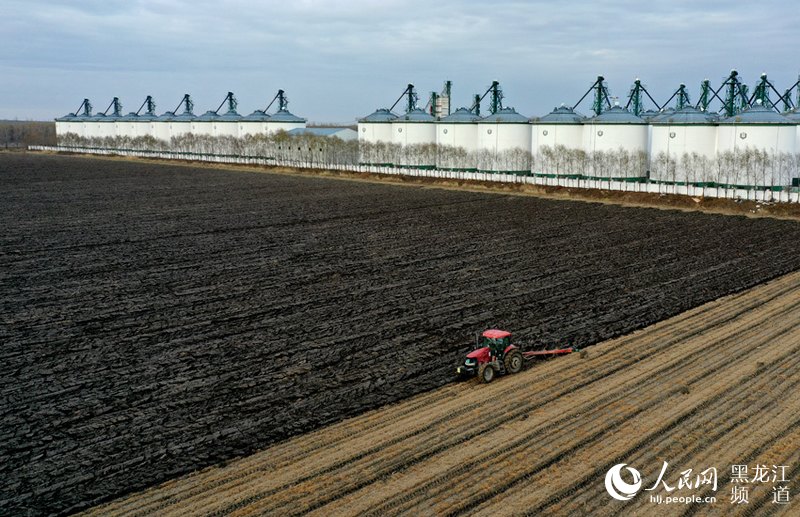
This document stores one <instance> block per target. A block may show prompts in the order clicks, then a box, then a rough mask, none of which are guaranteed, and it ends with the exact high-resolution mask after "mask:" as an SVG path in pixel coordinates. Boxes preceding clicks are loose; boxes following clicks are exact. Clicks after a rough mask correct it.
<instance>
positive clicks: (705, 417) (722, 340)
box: [88, 273, 800, 516]
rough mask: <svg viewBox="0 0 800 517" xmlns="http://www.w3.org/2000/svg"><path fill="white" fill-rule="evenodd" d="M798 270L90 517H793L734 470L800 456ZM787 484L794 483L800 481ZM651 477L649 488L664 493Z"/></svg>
mask: <svg viewBox="0 0 800 517" xmlns="http://www.w3.org/2000/svg"><path fill="white" fill-rule="evenodd" d="M798 372H800V273H793V274H790V275H786V276H784V277H781V278H780V279H777V280H774V281H772V282H770V283H768V284H765V285H762V286H759V287H757V288H754V289H751V290H749V291H745V292H742V293H739V294H736V295H731V296H728V297H726V298H723V299H720V300H717V301H714V302H710V303H708V304H705V305H702V306H700V307H698V308H695V309H693V310H691V311H688V312H685V313H682V314H680V315H679V316H676V317H674V318H671V319H668V320H665V321H663V322H660V323H658V324H655V325H652V326H650V327H647V328H645V329H643V330H640V331H637V332H635V333H633V334H631V335H627V336H624V337H621V338H617V339H614V340H611V341H607V342H604V343H601V344H599V345H596V346H594V347H592V348H591V349H589V350H588V351H587V353H586V354H585V356H584V357H581V356H580V355H579V354H573V355H571V356H566V357H563V358H559V359H557V360H551V361H546V362H540V363H537V364H535V365H534V366H533V367H532V368H530V369H528V370H526V371H524V372H522V373H521V374H518V375H515V376H510V377H503V378H500V379H498V380H497V381H495V382H494V383H492V384H489V385H484V384H478V383H477V382H470V383H461V384H457V385H452V386H448V387H445V388H441V389H438V390H435V391H433V392H430V393H426V394H423V395H420V396H417V397H413V398H411V399H409V400H406V401H404V402H401V403H398V404H394V405H391V406H388V407H385V408H382V409H380V410H377V411H372V412H369V413H366V414H364V415H362V416H360V417H357V418H353V419H349V420H346V421H344V422H342V423H340V424H336V425H332V426H330V427H327V428H324V429H321V430H319V431H315V432H312V433H309V434H307V435H304V436H300V437H297V438H294V439H291V440H289V441H287V442H284V443H281V444H279V445H276V446H274V447H271V448H269V449H267V450H264V451H262V452H259V453H257V454H254V455H252V456H250V457H246V458H242V459H240V460H237V461H235V462H233V463H231V464H229V465H227V466H225V467H221V468H211V469H207V470H205V471H202V472H199V473H197V474H193V475H190V476H187V477H184V478H181V479H177V480H175V481H171V482H168V483H165V484H163V485H161V486H159V487H156V488H154V489H151V490H148V491H145V492H142V493H139V494H134V495H132V496H130V497H127V498H124V499H121V500H118V501H115V502H113V503H111V504H109V505H106V506H102V507H98V508H96V509H94V510H92V511H90V512H88V514H90V515H93V514H96V515H126V516H136V515H149V514H158V515H176V516H177V515H187V514H193V515H215V514H233V515H253V514H264V513H266V514H272V515H276V514H280V515H299V514H305V513H311V514H318V515H320V516H324V515H375V516H383V515H396V514H415V515H423V514H436V515H461V514H466V513H475V514H481V515H514V514H520V513H525V512H528V513H531V514H554V515H577V514H586V513H594V514H609V515H611V514H615V513H618V512H620V511H623V510H624V511H625V512H626V513H627V512H631V513H641V514H648V513H658V514H659V515H683V514H696V513H698V514H725V515H728V514H748V512H750V514H752V512H756V513H773V512H774V513H777V514H780V513H781V512H783V513H786V514H790V513H791V510H792V509H793V506H791V505H790V506H780V505H775V504H774V503H772V499H771V492H769V490H768V488H767V487H759V488H756V489H755V490H754V491H753V497H752V499H751V502H750V503H749V505H743V506H740V507H735V508H734V507H733V506H732V505H731V504H730V502H729V494H730V492H731V482H730V477H729V475H728V474H729V466H730V465H733V464H741V463H748V462H749V463H750V464H754V463H759V464H763V463H766V464H769V465H773V464H775V465H789V466H790V467H791V468H796V467H797V462H798V461H800V454H798V451H799V450H800V399H799V398H798V397H797V396H796V395H795V394H796V393H797V392H798V388H800V386H799V385H800V375H798ZM663 461H668V463H669V464H670V465H674V466H675V467H673V470H672V474H671V475H672V477H671V478H670V481H674V479H675V475H677V473H678V469H679V467H680V468H681V470H682V469H683V468H694V469H696V471H697V472H699V471H700V470H702V469H703V468H707V467H712V466H713V467H716V468H717V469H718V471H719V487H718V490H717V491H716V492H713V491H711V490H710V488H707V487H706V488H705V490H704V491H703V490H701V491H698V492H697V493H698V494H699V495H702V496H708V495H713V496H716V497H717V499H718V500H717V502H716V503H714V504H708V505H703V504H695V505H688V506H687V505H675V506H663V505H662V506H655V505H654V503H651V502H649V501H648V499H647V497H646V496H645V495H642V494H640V495H639V496H637V497H636V498H634V499H633V500H631V501H629V502H619V501H615V500H613V499H612V498H611V497H610V496H609V495H608V494H607V493H606V492H605V489H604V485H603V480H604V476H605V473H606V471H607V470H608V469H609V468H610V467H611V466H612V465H614V464H617V463H628V464H631V465H636V466H638V467H639V468H640V470H642V471H643V472H644V474H643V475H645V476H653V475H654V474H653V471H655V472H657V470H658V469H659V468H660V467H661V464H662V462H663ZM793 479H795V480H796V479H797V478H796V476H795V477H794V478H793ZM653 481H654V479H652V478H651V480H650V482H651V483H652V482H653Z"/></svg>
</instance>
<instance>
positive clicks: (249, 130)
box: [239, 110, 269, 137]
mask: <svg viewBox="0 0 800 517" xmlns="http://www.w3.org/2000/svg"><path fill="white" fill-rule="evenodd" d="M267 122H269V115H267V114H266V113H264V112H263V111H261V110H255V111H254V112H252V113H251V114H249V115H246V116H244V117H242V118H241V119H240V120H239V136H240V137H244V136H248V135H266V134H267Z"/></svg>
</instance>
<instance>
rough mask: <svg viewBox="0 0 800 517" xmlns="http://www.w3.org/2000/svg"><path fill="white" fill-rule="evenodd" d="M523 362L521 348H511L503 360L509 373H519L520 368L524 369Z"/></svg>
mask: <svg viewBox="0 0 800 517" xmlns="http://www.w3.org/2000/svg"><path fill="white" fill-rule="evenodd" d="M522 363H523V359H522V352H520V351H519V350H511V351H510V352H508V353H507V354H506V358H505V360H504V361H503V364H504V365H505V367H506V371H507V372H508V373H519V372H520V370H522Z"/></svg>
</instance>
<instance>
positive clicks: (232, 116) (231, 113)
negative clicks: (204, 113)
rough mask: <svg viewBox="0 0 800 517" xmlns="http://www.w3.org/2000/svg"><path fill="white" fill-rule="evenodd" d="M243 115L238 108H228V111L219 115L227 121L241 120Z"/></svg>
mask: <svg viewBox="0 0 800 517" xmlns="http://www.w3.org/2000/svg"><path fill="white" fill-rule="evenodd" d="M241 118H242V116H241V115H239V113H237V112H236V110H228V111H227V112H226V113H223V114H222V115H220V116H219V119H220V120H225V121H232V120H241Z"/></svg>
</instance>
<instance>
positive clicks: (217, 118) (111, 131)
mask: <svg viewBox="0 0 800 517" xmlns="http://www.w3.org/2000/svg"><path fill="white" fill-rule="evenodd" d="M275 102H277V103H278V110H277V112H275V113H274V114H272V115H270V114H268V113H267V112H268V110H269V109H270V107H271V106H272V105H273V104H274V103H275ZM237 106H238V102H237V100H236V97H235V96H234V94H233V93H232V92H228V94H227V95H226V96H225V98H224V100H223V101H222V103H221V104H220V105H219V106H218V107H217V109H215V110H208V111H206V112H205V113H203V114H202V115H199V116H198V115H195V113H194V111H193V109H194V102H193V101H192V99H191V96H190V95H189V94H188V93H187V94H185V95H184V96H183V98H182V99H181V101H180V103H179V104H178V106H177V107H176V108H175V109H174V110H172V111H165V112H164V113H162V114H161V115H156V111H155V110H156V105H155V102H154V101H153V98H152V97H151V96H149V95H148V96H147V98H146V99H145V101H144V102H143V103H142V105H141V106H140V107H139V109H138V110H137V111H135V112H130V113H128V114H127V115H122V104H121V103H120V101H119V99H118V98H117V97H114V99H113V100H112V101H111V104H109V107H108V108H106V110H105V111H104V112H102V113H95V114H92V104H91V102H90V101H89V99H84V101H83V102H82V103H81V105H80V106H79V107H78V110H77V111H76V112H75V113H70V114H68V115H66V116H64V117H59V118H57V119H56V135H58V136H65V135H67V134H72V135H75V136H77V137H80V138H85V139H106V138H115V137H126V138H140V137H148V136H149V137H152V138H155V139H157V140H163V141H166V142H169V141H170V140H171V139H172V138H173V137H181V136H185V135H188V134H193V135H198V136H213V137H232V138H239V137H245V136H248V135H268V134H272V133H276V132H278V131H291V130H292V129H297V128H304V127H305V126H306V119H304V118H301V117H298V116H296V115H294V114H292V113H291V112H289V110H288V100H287V98H286V96H285V94H284V91H283V90H278V93H277V94H276V95H275V97H274V98H273V99H272V102H270V103H269V105H268V106H267V108H266V109H264V110H255V111H254V112H253V113H251V114H250V115H247V116H242V115H240V114H239V113H238V112H237ZM223 107H226V108H227V109H226V110H225V111H224V112H223V111H222V109H223ZM181 109H182V111H181ZM143 110H144V111H143Z"/></svg>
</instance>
